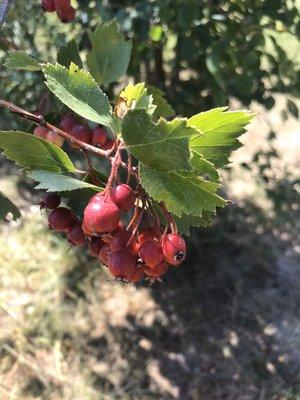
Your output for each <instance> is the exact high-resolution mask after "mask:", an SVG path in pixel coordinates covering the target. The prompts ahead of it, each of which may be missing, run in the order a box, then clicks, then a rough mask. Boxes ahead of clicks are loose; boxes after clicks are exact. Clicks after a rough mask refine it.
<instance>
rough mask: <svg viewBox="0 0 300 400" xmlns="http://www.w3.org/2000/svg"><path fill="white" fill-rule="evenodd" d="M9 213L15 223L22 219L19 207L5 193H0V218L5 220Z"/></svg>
mask: <svg viewBox="0 0 300 400" xmlns="http://www.w3.org/2000/svg"><path fill="white" fill-rule="evenodd" d="M8 213H11V214H12V216H13V219H14V220H15V221H16V220H17V219H18V218H20V217H21V213H20V210H19V209H18V207H17V206H16V205H15V204H14V203H13V202H12V201H11V200H9V198H8V197H6V196H5V194H4V193H2V192H0V218H1V219H5V218H6V217H7V214H8Z"/></svg>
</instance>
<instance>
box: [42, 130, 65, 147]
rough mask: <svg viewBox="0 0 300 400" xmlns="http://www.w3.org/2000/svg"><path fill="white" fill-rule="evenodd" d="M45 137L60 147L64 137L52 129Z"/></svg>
mask: <svg viewBox="0 0 300 400" xmlns="http://www.w3.org/2000/svg"><path fill="white" fill-rule="evenodd" d="M46 139H47V140H48V141H49V142H51V143H53V144H55V145H56V146H58V147H61V146H62V145H63V144H64V138H63V137H62V136H60V135H59V134H58V133H55V132H53V131H49V132H48V133H47V136H46Z"/></svg>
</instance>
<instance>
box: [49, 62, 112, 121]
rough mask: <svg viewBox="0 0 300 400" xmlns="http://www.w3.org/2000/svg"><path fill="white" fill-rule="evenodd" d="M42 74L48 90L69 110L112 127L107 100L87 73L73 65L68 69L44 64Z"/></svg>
mask: <svg viewBox="0 0 300 400" xmlns="http://www.w3.org/2000/svg"><path fill="white" fill-rule="evenodd" d="M43 72H44V74H45V77H46V79H47V82H46V84H47V86H48V88H49V89H50V90H51V91H52V92H53V93H54V94H55V96H56V97H58V98H59V99H60V100H61V101H62V102H63V103H64V104H65V105H66V106H68V107H69V108H70V109H71V110H73V111H74V112H75V113H77V114H79V115H81V116H82V117H84V118H86V119H88V120H90V121H94V122H97V123H98V124H102V125H105V126H108V127H110V126H111V125H112V110H111V106H110V104H109V101H108V98H107V96H106V95H105V94H104V93H103V92H102V90H101V89H100V88H99V86H98V85H97V83H96V82H95V81H94V79H93V78H92V76H91V75H90V74H89V73H88V72H85V71H83V70H82V69H79V68H78V67H77V66H76V65H75V64H73V63H71V65H70V68H69V69H67V68H65V67H63V66H62V65H59V64H55V65H53V64H45V65H44V66H43Z"/></svg>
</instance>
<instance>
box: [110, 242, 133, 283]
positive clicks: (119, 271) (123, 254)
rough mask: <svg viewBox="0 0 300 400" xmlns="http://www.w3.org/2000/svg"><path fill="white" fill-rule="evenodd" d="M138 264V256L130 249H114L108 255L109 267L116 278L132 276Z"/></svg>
mask: <svg viewBox="0 0 300 400" xmlns="http://www.w3.org/2000/svg"><path fill="white" fill-rule="evenodd" d="M135 266H136V257H135V256H134V254H132V253H131V252H130V251H129V250H128V249H120V250H116V251H112V252H111V253H110V255H109V257H108V269H109V271H110V273H111V274H112V275H113V276H114V277H115V278H124V279H127V277H129V276H131V275H132V274H133V272H134V269H135Z"/></svg>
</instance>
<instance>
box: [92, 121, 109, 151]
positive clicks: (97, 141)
mask: <svg viewBox="0 0 300 400" xmlns="http://www.w3.org/2000/svg"><path fill="white" fill-rule="evenodd" d="M106 139H107V133H106V131H105V130H104V129H103V128H101V126H96V128H94V129H93V132H92V145H93V146H96V147H102V146H103V145H104V143H105V142H106Z"/></svg>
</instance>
